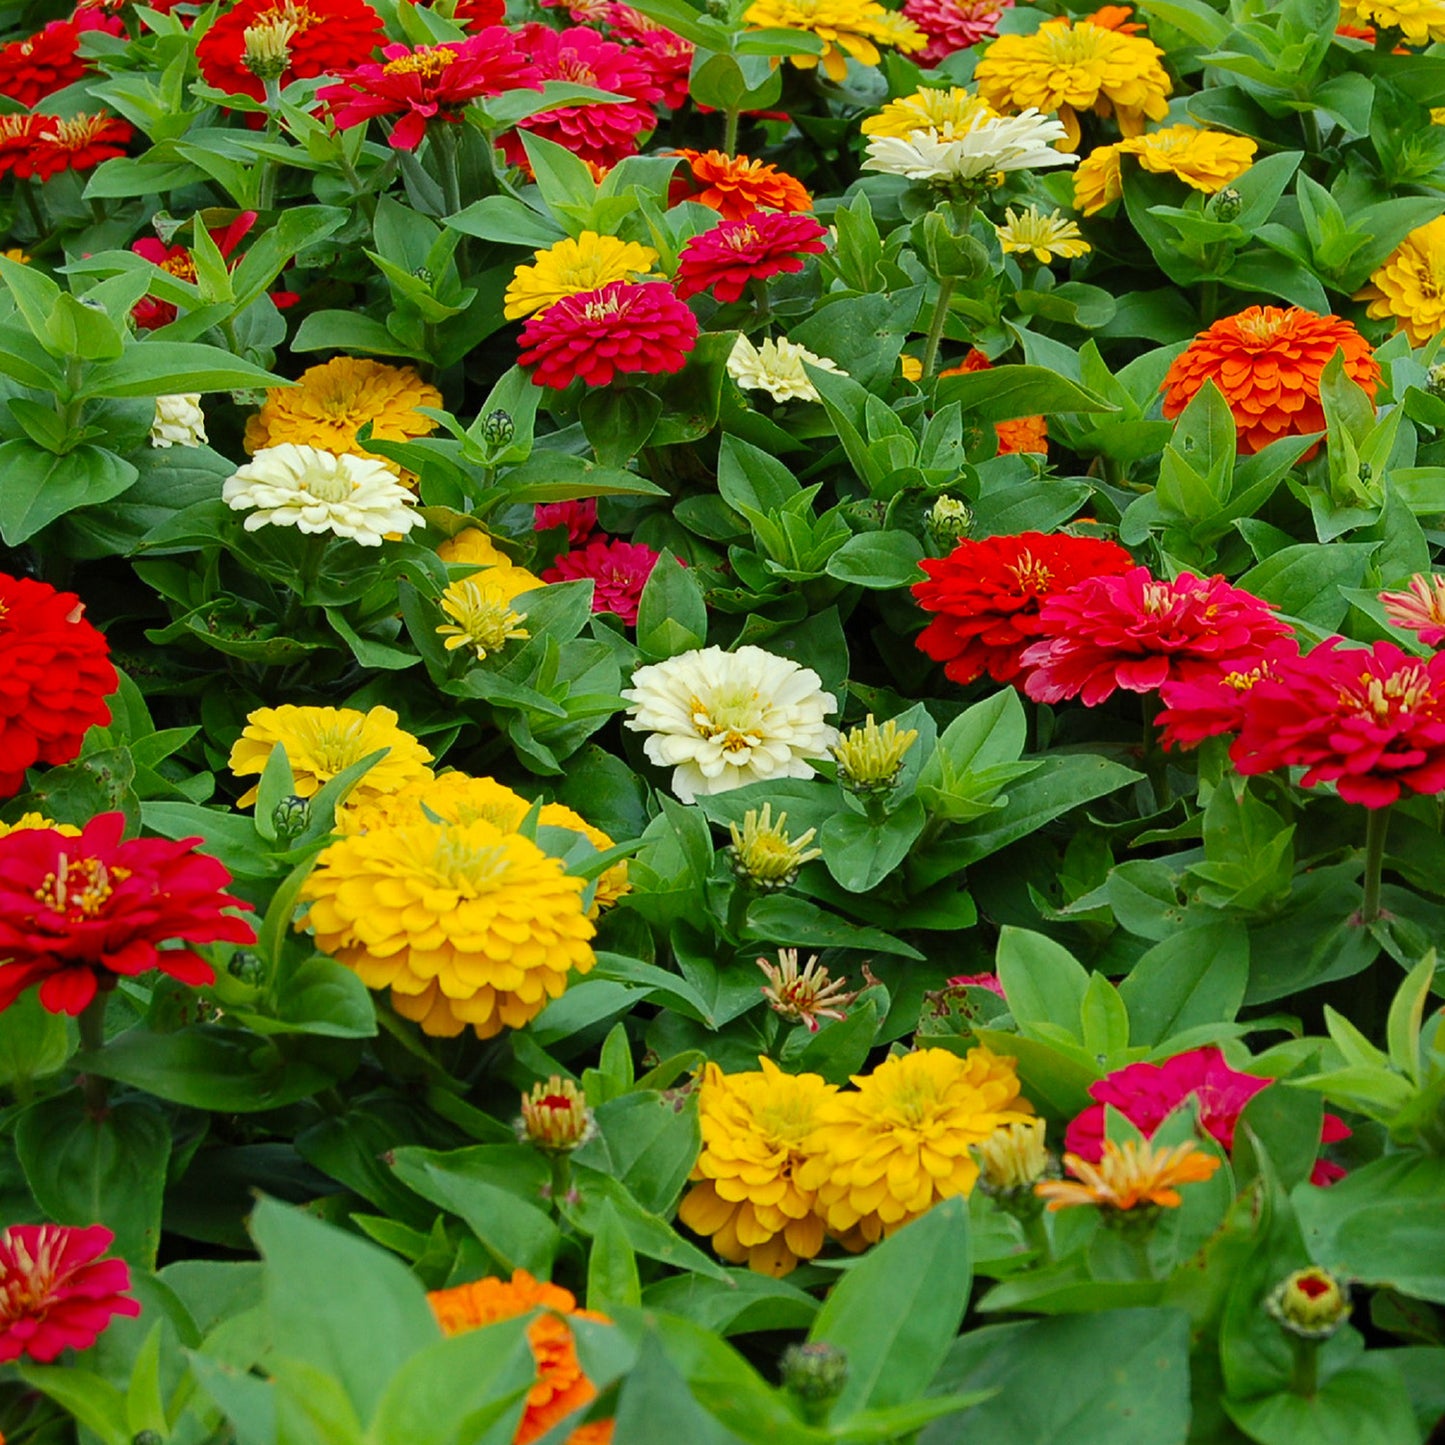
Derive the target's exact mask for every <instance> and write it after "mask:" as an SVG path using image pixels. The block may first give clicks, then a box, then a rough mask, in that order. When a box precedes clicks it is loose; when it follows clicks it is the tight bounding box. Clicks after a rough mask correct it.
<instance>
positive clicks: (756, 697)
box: [622, 647, 838, 803]
mask: <svg viewBox="0 0 1445 1445" xmlns="http://www.w3.org/2000/svg"><path fill="white" fill-rule="evenodd" d="M622 696H623V697H624V698H626V699H627V700H628V702H629V703H630V704H631V706H630V707H629V708H628V709H627V711H628V712H629V714H631V716H630V717H629V718H628V720H627V726H628V727H629V728H631V729H632V730H633V731H634V732H640V733H648V734H650V736H649V737H648V738H647V740H646V742H645V743H643V745H642V750H643V752H644V753H646V755H647V757H648V759H649V760H650V761H651V762H654V763H656V764H657V765H658V766H659V767H670V768H672V769H673V770H674V771H673V774H672V790H673V792H674V793H676V794H677V796H678V797H679V798H681V799H682V800H683V802H684V803H690V802H691V801H692V800H693V799H694V798H695V797H697V796H698V795H699V794H701V793H725V792H728V791H729V790H730V789H732V788H740V787H742V786H743V785H744V784H745V783H755V782H758V781H759V780H760V779H763V778H810V777H812V775H813V769H812V766H811V765H810V764H809V762H808V759H809V758H819V757H822V756H824V754H826V753H827V751H828V749H829V748H830V747H832V745H833V744H834V743H835V742H836V741H837V739H838V730H837V728H835V727H832V726H830V725H829V724H828V723H826V722H824V721H823V719H824V716H825V715H826V714H828V713H830V712H835V711H836V710H837V707H838V703H837V700H836V699H835V698H834V696H833V695H832V693H828V692H824V691H823V687H822V679H821V678H820V677H819V676H818V674H817V673H816V672H814V671H812V669H811V668H806V667H800V666H799V665H798V664H797V663H796V662H790V661H789V660H788V659H787V658H785V657H777V656H775V655H774V654H773V653H771V652H765V651H764V650H763V649H762V648H761V647H740V648H738V650H737V651H736V652H724V651H723V650H722V648H720V647H708V648H703V649H701V650H699V651H697V652H684V653H682V654H680V655H679V656H677V657H669V658H668V659H667V660H666V661H665V662H655V663H652V664H650V665H649V666H647V667H640V668H638V669H637V671H636V672H635V673H633V674H632V686H631V687H630V688H627V689H624V691H623V693H622Z"/></svg>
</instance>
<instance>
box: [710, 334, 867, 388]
mask: <svg viewBox="0 0 1445 1445" xmlns="http://www.w3.org/2000/svg"><path fill="white" fill-rule="evenodd" d="M804 362H807V363H809V364H810V365H812V366H816V367H818V369H819V370H821V371H831V372H835V373H836V374H837V375H839V376H847V375H848V373H847V372H846V371H844V370H843V368H842V367H841V366H839V365H838V363H837V362H836V361H834V360H833V359H832V358H831V357H827V356H818V355H815V354H814V353H813V352H811V351H809V350H808V348H807V347H806V346H798V345H796V344H795V343H793V342H791V341H789V340H788V338H787V337H786V336H779V337H778V338H777V339H776V340H774V339H773V338H772V337H769V338H768V339H767V340H766V341H764V342H763V344H762V345H761V346H754V345H753V343H752V342H751V341H749V340H748V339H747V337H746V336H739V337H738V339H737V344H736V345H735V346H734V347H733V349H732V351H731V352H730V353H729V354H728V375H729V376H730V377H732V379H733V380H734V381H735V382H737V384H738V385H739V386H740V387H742V388H743V389H744V390H746V391H765V392H767V393H768V395H769V396H771V397H772V399H773V400H774V401H817V400H818V388H817V387H815V386H814V385H813V383H812V382H811V381H810V380H809V379H808V373H807V371H806V369H805V368H804V365H803V363H804Z"/></svg>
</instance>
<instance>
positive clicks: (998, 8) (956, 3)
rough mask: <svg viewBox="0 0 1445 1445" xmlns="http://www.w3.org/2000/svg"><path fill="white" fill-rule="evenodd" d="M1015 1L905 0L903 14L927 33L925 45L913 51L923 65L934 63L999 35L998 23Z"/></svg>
mask: <svg viewBox="0 0 1445 1445" xmlns="http://www.w3.org/2000/svg"><path fill="white" fill-rule="evenodd" d="M1013 3H1014V0H907V3H906V4H905V5H904V7H903V15H904V18H905V19H907V20H911V21H912V22H913V23H914V24H915V25H916V26H917V27H918V28H919V29H920V30H921V31H922V32H923V33H924V34H925V35H926V36H928V44H927V45H926V46H924V48H923V49H922V50H920V51H918V52H916V53H915V55H914V56H913V59H914V61H915V62H916V63H917V64H919V65H922V66H925V67H926V66H930V65H937V64H938V63H939V61H941V60H947V59H948V57H949V56H950V55H952V54H953V53H954V51H956V50H967V49H968V47H969V46H970V45H977V44H978V42H979V41H980V40H992V39H993V37H994V36H995V35H997V34H998V22H999V19H1000V17H1001V16H1002V15H1003V12H1004V11H1005V10H1009V9H1012V8H1013Z"/></svg>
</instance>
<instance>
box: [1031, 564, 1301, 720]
mask: <svg viewBox="0 0 1445 1445" xmlns="http://www.w3.org/2000/svg"><path fill="white" fill-rule="evenodd" d="M1273 611H1274V608H1273V606H1272V604H1270V603H1268V602H1264V601H1261V599H1260V598H1258V597H1255V596H1253V595H1251V594H1250V593H1248V592H1245V591H1243V590H1242V589H1240V588H1238V587H1234V586H1231V585H1230V583H1228V582H1226V581H1225V580H1224V578H1223V577H1208V578H1201V577H1195V576H1194V575H1193V574H1192V573H1189V572H1181V573H1180V574H1179V576H1178V577H1176V578H1175V579H1174V580H1173V581H1172V582H1162V581H1159V580H1158V579H1156V578H1154V577H1151V576H1150V575H1149V569H1148V568H1147V567H1135V568H1133V569H1132V570H1131V571H1129V572H1126V573H1124V574H1123V575H1122V576H1118V577H1091V578H1089V579H1088V580H1087V581H1084V582H1080V583H1079V584H1078V586H1076V587H1074V588H1072V589H1071V590H1069V591H1068V592H1065V593H1063V594H1061V595H1056V596H1054V597H1051V598H1049V600H1048V601H1047V602H1045V603H1044V605H1043V607H1042V609H1041V610H1040V612H1039V631H1040V633H1041V634H1042V640H1041V641H1039V642H1036V643H1034V644H1033V646H1031V647H1030V648H1029V649H1028V650H1027V651H1026V652H1025V653H1024V655H1023V664H1024V666H1025V667H1029V668H1033V669H1034V671H1032V672H1031V673H1030V674H1029V676H1028V678H1027V680H1026V681H1025V682H1024V691H1025V692H1026V693H1028V695H1029V696H1030V697H1031V698H1033V699H1034V701H1035V702H1061V701H1062V700H1063V699H1064V698H1070V697H1077V698H1079V699H1081V700H1082V702H1083V704H1084V706H1085V707H1096V706H1097V705H1098V704H1099V703H1101V702H1103V701H1104V700H1105V699H1106V698H1109V697H1112V696H1113V695H1114V693H1115V692H1116V691H1117V690H1118V689H1119V688H1121V687H1122V688H1124V689H1126V690H1127V691H1129V692H1153V691H1154V690H1155V689H1156V688H1158V687H1159V686H1160V685H1161V684H1162V683H1165V682H1169V681H1177V680H1180V679H1184V680H1188V679H1192V678H1197V677H1200V676H1210V675H1213V674H1215V673H1219V672H1235V671H1239V672H1243V671H1247V670H1248V669H1249V668H1251V667H1253V666H1254V665H1255V664H1256V662H1258V660H1259V659H1260V657H1261V656H1262V655H1263V653H1264V651H1265V649H1266V647H1267V646H1268V645H1269V644H1270V643H1271V642H1274V641H1275V640H1277V639H1279V638H1283V637H1288V636H1290V629H1289V627H1288V626H1287V625H1286V624H1285V623H1283V622H1280V621H1278V620H1277V619H1276V618H1275V617H1274V616H1273V615H1272V613H1273Z"/></svg>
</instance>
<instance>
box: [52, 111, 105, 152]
mask: <svg viewBox="0 0 1445 1445" xmlns="http://www.w3.org/2000/svg"><path fill="white" fill-rule="evenodd" d="M104 124H105V117H104V116H103V115H75V116H71V117H70V118H69V119H68V120H67V119H63V118H62V117H60V116H56V117H54V118H53V119H52V120H51V121H50V129H49V130H48V131H47V132H44V133H42V137H41V138H42V139H49V140H54V141H55V142H56V143H57V144H58V145H60V146H63V147H64V148H65V149H66V150H72V151H75V150H80V149H81V147H82V146H85V145H87V144H88V143H89V142H90V141H92V140H94V139H95V137H96V136H97V134H99V132H100V129H101V127H102V126H103V125H104Z"/></svg>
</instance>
